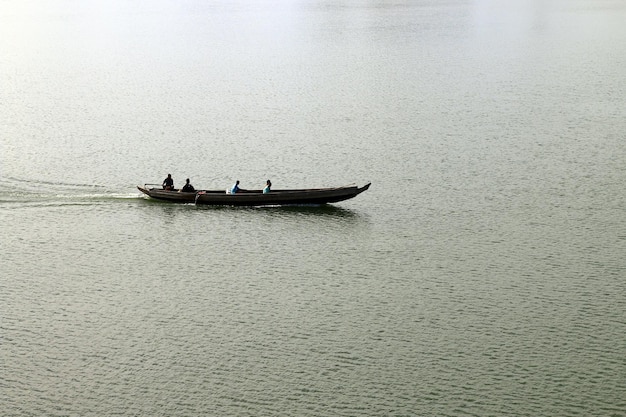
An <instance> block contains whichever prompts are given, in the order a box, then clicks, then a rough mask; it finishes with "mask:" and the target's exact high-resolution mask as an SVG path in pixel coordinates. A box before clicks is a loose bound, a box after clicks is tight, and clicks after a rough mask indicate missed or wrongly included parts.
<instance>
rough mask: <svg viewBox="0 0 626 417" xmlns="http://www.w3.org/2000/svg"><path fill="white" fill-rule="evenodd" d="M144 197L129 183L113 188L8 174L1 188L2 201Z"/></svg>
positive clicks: (73, 201) (69, 202) (67, 201)
mask: <svg viewBox="0 0 626 417" xmlns="http://www.w3.org/2000/svg"><path fill="white" fill-rule="evenodd" d="M138 198H141V196H140V195H139V194H137V193H136V192H134V191H133V189H132V188H130V187H129V189H128V190H120V189H113V188H111V187H108V186H105V185H100V184H77V183H66V182H53V181H42V180H32V179H23V178H14V177H7V178H5V181H4V185H3V187H2V189H0V204H6V205H11V204H18V205H40V206H50V205H81V204H94V203H97V202H106V201H112V200H128V199H138Z"/></svg>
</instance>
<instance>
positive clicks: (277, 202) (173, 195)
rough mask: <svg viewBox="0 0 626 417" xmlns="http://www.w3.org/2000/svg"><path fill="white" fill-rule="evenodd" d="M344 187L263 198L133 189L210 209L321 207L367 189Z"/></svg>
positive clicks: (255, 193)
mask: <svg viewBox="0 0 626 417" xmlns="http://www.w3.org/2000/svg"><path fill="white" fill-rule="evenodd" d="M370 185H371V183H368V184H366V185H364V186H363V187H357V186H347V187H336V188H313V189H301V190H275V191H274V190H273V191H271V192H269V193H267V194H263V193H262V192H261V191H243V192H239V193H237V194H227V193H226V192H224V191H216V190H201V191H198V192H196V193H183V192H180V191H166V190H163V189H159V188H148V187H147V186H145V187H141V186H137V188H138V189H139V191H141V192H142V193H144V194H146V195H148V196H149V197H151V198H154V199H157V200H164V201H170V202H172V203H195V204H199V205H211V206H284V205H322V204H329V203H337V202H340V201H344V200H348V199H351V198H354V197H356V196H357V195H359V194H361V193H362V192H363V191H365V190H367V189H368V188H369V187H370Z"/></svg>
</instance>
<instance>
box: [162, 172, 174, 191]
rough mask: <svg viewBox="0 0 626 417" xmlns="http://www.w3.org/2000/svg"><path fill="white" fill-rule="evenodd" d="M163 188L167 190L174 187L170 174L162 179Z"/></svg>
mask: <svg viewBox="0 0 626 417" xmlns="http://www.w3.org/2000/svg"><path fill="white" fill-rule="evenodd" d="M163 189H164V190H167V191H172V190H173V189H174V180H173V179H172V174H167V178H165V179H164V180H163Z"/></svg>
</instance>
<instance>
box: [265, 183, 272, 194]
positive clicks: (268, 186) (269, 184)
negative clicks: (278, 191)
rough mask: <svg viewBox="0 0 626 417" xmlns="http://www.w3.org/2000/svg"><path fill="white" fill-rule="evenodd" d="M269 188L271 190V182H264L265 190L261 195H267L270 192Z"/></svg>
mask: <svg viewBox="0 0 626 417" xmlns="http://www.w3.org/2000/svg"><path fill="white" fill-rule="evenodd" d="M270 188H272V181H270V180H267V181H266V182H265V188H264V189H263V194H267V193H269V192H270Z"/></svg>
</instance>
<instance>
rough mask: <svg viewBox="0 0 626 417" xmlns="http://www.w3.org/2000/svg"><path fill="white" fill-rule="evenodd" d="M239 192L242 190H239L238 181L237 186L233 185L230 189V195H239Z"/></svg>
mask: <svg viewBox="0 0 626 417" xmlns="http://www.w3.org/2000/svg"><path fill="white" fill-rule="evenodd" d="M239 191H241V188H239V180H237V181H236V182H235V185H233V188H231V189H230V193H231V194H237V193H238V192H239Z"/></svg>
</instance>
